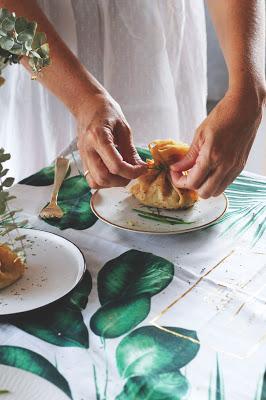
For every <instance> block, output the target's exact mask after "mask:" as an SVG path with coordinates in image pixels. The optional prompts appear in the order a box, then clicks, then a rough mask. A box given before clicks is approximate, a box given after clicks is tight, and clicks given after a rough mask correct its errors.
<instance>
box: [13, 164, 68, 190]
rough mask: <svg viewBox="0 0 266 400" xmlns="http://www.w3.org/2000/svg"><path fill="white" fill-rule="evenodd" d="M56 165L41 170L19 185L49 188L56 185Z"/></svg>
mask: <svg viewBox="0 0 266 400" xmlns="http://www.w3.org/2000/svg"><path fill="white" fill-rule="evenodd" d="M54 167H55V166H54V165H50V166H49V167H46V168H43V169H41V170H40V171H39V172H37V173H36V174H34V175H31V176H29V177H28V178H26V179H23V180H22V181H20V182H19V183H20V184H22V185H30V186H49V185H52V184H53V183H54ZM70 172H71V167H70V166H69V168H68V171H67V174H66V178H67V177H68V176H69V175H70Z"/></svg>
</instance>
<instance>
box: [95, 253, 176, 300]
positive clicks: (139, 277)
mask: <svg viewBox="0 0 266 400" xmlns="http://www.w3.org/2000/svg"><path fill="white" fill-rule="evenodd" d="M173 275H174V265H173V264H172V263H171V262H169V261H168V260H166V259H164V258H162V257H159V256H156V255H154V254H151V253H145V252H142V251H138V250H129V251H127V252H125V253H123V254H121V255H120V256H119V257H117V258H115V259H113V260H111V261H109V262H107V263H106V264H105V265H104V267H103V268H102V269H101V271H100V272H99V274H98V295H99V300H100V303H101V304H102V305H104V304H106V303H107V302H109V301H116V300H119V299H123V298H124V297H125V298H132V297H133V296H139V295H143V294H147V295H150V296H154V295H155V294H157V293H159V292H161V291H162V290H163V289H164V288H166V287H167V286H168V285H169V283H170V282H171V281H172V279H173Z"/></svg>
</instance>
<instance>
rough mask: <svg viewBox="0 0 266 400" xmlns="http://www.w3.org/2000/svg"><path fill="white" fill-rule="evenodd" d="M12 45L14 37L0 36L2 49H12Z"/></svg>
mask: <svg viewBox="0 0 266 400" xmlns="http://www.w3.org/2000/svg"><path fill="white" fill-rule="evenodd" d="M13 45H14V39H13V38H12V37H1V38H0V46H1V47H2V49H4V50H10V49H12V47H13Z"/></svg>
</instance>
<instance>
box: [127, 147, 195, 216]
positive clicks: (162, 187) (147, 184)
mask: <svg viewBox="0 0 266 400" xmlns="http://www.w3.org/2000/svg"><path fill="white" fill-rule="evenodd" d="M149 149H150V152H151V155H152V158H153V159H152V160H147V164H148V172H147V173H146V174H145V175H142V176H141V177H139V178H138V179H137V180H136V181H135V182H134V183H133V185H132V186H131V187H130V192H131V193H132V194H133V195H134V196H135V197H136V199H137V200H139V201H140V203H142V204H144V205H146V206H150V207H156V208H165V209H169V210H170V209H172V210H175V209H181V208H183V209H184V208H189V207H191V206H193V204H194V203H195V202H196V201H197V200H198V195H197V192H195V191H194V190H189V189H178V188H176V187H174V186H173V184H172V181H171V177H170V173H169V166H170V165H171V164H173V163H175V162H177V161H179V160H181V159H182V158H183V157H184V156H185V155H186V154H187V152H188V149H189V146H188V145H187V144H185V143H182V142H176V141H174V140H171V139H168V140H155V141H154V142H151V143H150V144H149Z"/></svg>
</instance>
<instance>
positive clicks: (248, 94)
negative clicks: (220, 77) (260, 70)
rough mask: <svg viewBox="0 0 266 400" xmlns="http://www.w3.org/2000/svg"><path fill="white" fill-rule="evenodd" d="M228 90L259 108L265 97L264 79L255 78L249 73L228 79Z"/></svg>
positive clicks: (265, 85)
mask: <svg viewBox="0 0 266 400" xmlns="http://www.w3.org/2000/svg"><path fill="white" fill-rule="evenodd" d="M228 92H229V93H231V94H234V95H235V96H239V97H242V98H245V99H246V100H247V101H248V102H249V103H253V104H254V106H257V107H258V108H261V107H262V106H263V104H264V103H265V99H266V83H265V79H264V77H263V78H257V77H254V76H252V75H250V74H243V75H240V76H239V77H237V78H234V79H232V78H231V79H229V88H228Z"/></svg>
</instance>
